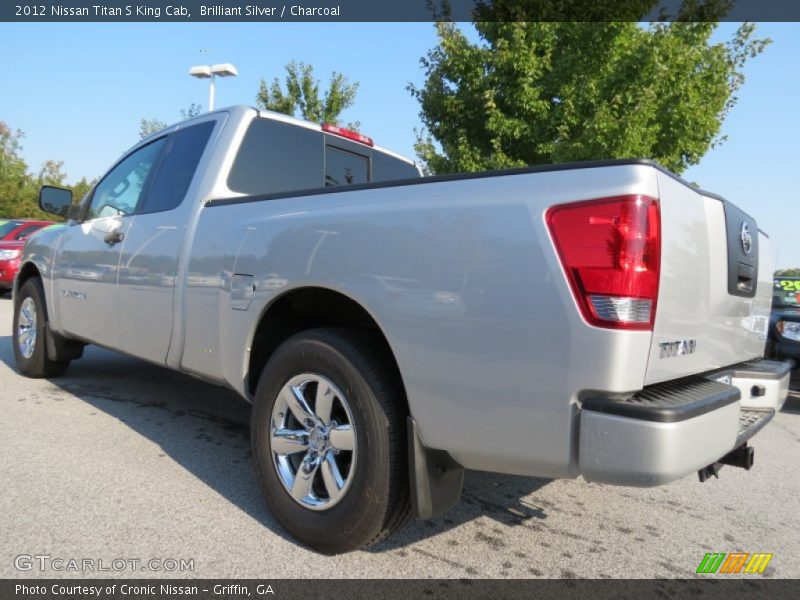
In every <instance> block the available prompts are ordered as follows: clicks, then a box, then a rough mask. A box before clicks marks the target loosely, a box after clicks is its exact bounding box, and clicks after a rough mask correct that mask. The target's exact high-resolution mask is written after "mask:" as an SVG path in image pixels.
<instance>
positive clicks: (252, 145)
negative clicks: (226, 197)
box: [228, 118, 323, 194]
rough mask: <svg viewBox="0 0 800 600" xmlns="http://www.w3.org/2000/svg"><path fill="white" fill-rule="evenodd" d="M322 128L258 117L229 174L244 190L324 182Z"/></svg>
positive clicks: (306, 186)
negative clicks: (315, 128)
mask: <svg viewBox="0 0 800 600" xmlns="http://www.w3.org/2000/svg"><path fill="white" fill-rule="evenodd" d="M322 170H323V140H322V132H320V131H314V130H312V129H306V128H305V127H298V126H297V125H291V124H289V123H282V122H280V121H273V120H272V119H261V118H257V119H254V120H253V122H252V123H251V124H250V127H249V128H248V129H247V133H245V136H244V139H243V140H242V145H241V146H240V147H239V152H238V153H237V154H236V159H235V160H234V162H233V167H231V172H230V174H229V175H228V187H229V188H230V189H231V190H233V191H235V192H241V193H244V194H277V193H280V192H291V191H296V190H307V189H309V188H318V187H321V186H322Z"/></svg>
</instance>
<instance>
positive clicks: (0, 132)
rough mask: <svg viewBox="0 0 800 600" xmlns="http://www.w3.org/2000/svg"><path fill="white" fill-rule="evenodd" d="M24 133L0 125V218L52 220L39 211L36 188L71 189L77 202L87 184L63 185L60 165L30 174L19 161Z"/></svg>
mask: <svg viewBox="0 0 800 600" xmlns="http://www.w3.org/2000/svg"><path fill="white" fill-rule="evenodd" d="M24 135H25V134H24V133H23V132H22V131H20V130H19V129H16V130H14V129H11V128H10V127H9V126H8V125H6V124H5V123H3V122H2V121H0V217H12V218H25V217H29V218H40V219H50V220H52V219H54V217H53V216H52V215H48V214H47V213H44V212H42V211H41V210H39V188H40V187H41V186H43V185H55V186H60V187H67V188H70V189H72V192H73V195H74V197H75V198H76V199H80V198H82V197H83V195H85V194H86V192H88V190H89V189H90V188H91V185H92V184H91V183H90V182H88V181H86V179H85V178H84V179H81V180H80V181H79V182H78V183H76V184H75V185H68V184H66V183H65V182H66V179H67V175H66V173H64V171H63V166H64V163H63V162H60V161H55V160H48V161H46V162H45V163H44V164H43V165H42V167H41V168H40V169H39V171H38V172H36V173H35V174H33V173H30V172H29V170H28V165H27V164H26V163H25V160H24V159H23V158H22V143H21V141H22V138H23V137H24Z"/></svg>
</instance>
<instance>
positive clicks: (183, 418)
mask: <svg viewBox="0 0 800 600" xmlns="http://www.w3.org/2000/svg"><path fill="white" fill-rule="evenodd" d="M11 308H12V307H11V300H10V297H9V296H4V297H2V298H0V414H2V424H3V426H2V428H0V481H2V493H1V494H0V577H43V576H46V577H93V576H94V577H97V576H98V575H101V576H103V577H112V576H122V577H173V576H174V577H184V576H192V577H202V578H217V577H237V578H239V577H241V578H284V577H288V578H292V577H312V576H313V577H333V578H340V577H345V578H349V577H376V578H380V577H397V578H408V577H458V578H464V577H499V578H524V577H562V578H574V577H690V576H694V573H695V570H696V569H697V566H698V564H699V563H700V561H701V560H702V558H703V556H704V555H705V553H707V552H737V551H741V552H770V553H773V554H774V557H773V559H772V561H771V563H770V565H769V567H768V568H767V570H766V572H765V573H764V574H763V575H755V576H754V575H749V576H748V577H794V578H796V577H800V561H799V560H798V559H797V557H798V556H800V535H798V530H797V522H798V515H800V460H798V459H800V454H799V453H798V450H800V393H794V394H793V395H792V397H790V399H789V400H788V402H787V405H786V407H785V408H784V410H783V411H782V412H781V413H780V414H778V415H777V416H776V418H775V419H774V420H773V422H772V423H770V424H769V425H768V426H767V427H766V428H765V429H764V430H763V431H762V432H761V433H760V434H758V435H757V436H756V438H754V441H753V443H752V445H753V446H754V447H755V450H756V454H755V466H754V468H753V470H752V471H750V472H745V471H743V470H741V469H734V468H732V467H726V468H724V469H723V470H722V471H721V473H720V478H719V479H718V480H716V479H712V480H711V481H708V482H706V483H703V484H700V483H699V482H698V481H697V478H696V477H693V476H692V477H687V478H685V479H683V480H681V481H678V482H675V483H673V484H671V485H668V486H665V487H661V488H651V489H634V488H617V487H610V486H603V485H597V484H590V483H587V482H585V481H583V480H580V479H578V480H574V481H551V480H547V479H534V478H525V477H512V476H505V475H494V474H489V473H477V472H469V473H467V477H466V482H465V487H464V493H463V498H462V501H461V503H460V504H459V505H457V506H456V507H454V508H453V509H451V510H450V511H449V512H448V513H447V514H446V515H444V516H443V517H440V518H438V519H435V520H432V521H427V522H420V521H414V522H412V523H411V524H410V525H409V526H408V527H406V529H404V530H403V531H401V532H400V533H399V534H398V535H395V536H394V537H393V538H391V539H390V540H388V541H386V542H384V543H382V544H381V545H379V546H377V547H374V548H370V549H369V550H366V551H361V552H354V553H351V554H347V555H343V556H334V557H327V556H320V555H318V554H316V553H313V552H311V551H309V550H307V549H305V548H304V547H302V546H300V545H298V544H297V543H296V542H295V541H293V540H292V539H291V538H290V537H289V536H288V535H287V534H286V533H285V532H284V531H283V530H282V528H281V526H280V525H279V524H278V523H277V522H276V521H275V519H274V518H273V517H272V515H271V514H270V512H269V510H268V508H267V507H266V504H265V503H264V502H263V501H262V499H261V495H260V492H259V490H258V488H257V486H256V483H255V480H254V477H253V474H252V465H251V459H250V452H249V441H248V438H249V435H248V417H249V408H248V405H247V404H246V403H245V402H244V401H243V400H241V399H239V397H238V396H236V395H235V394H234V393H232V392H230V391H228V390H225V389H222V388H220V387H216V386H214V385H210V384H207V383H203V382H201V381H197V380H195V379H192V378H190V377H187V376H184V375H180V374H176V373H173V372H171V371H168V370H166V369H163V368H160V367H158V366H154V365H151V364H148V363H145V362H142V361H139V360H135V359H131V358H127V357H124V356H121V355H118V354H115V353H112V352H109V351H107V350H102V349H98V348H93V347H90V348H87V351H86V354H85V356H84V358H83V359H81V360H79V361H76V362H75V363H73V364H72V366H71V367H70V369H69V370H68V371H67V373H66V374H65V375H64V376H62V377H60V378H57V379H53V380H51V381H46V380H30V379H26V378H24V377H21V376H20V375H19V374H17V372H16V371H15V370H14V366H13V352H12V346H11V337H10V332H11V323H12V310H11ZM19 555H48V556H50V557H52V558H62V559H67V560H68V559H76V560H79V561H80V560H83V559H90V560H94V561H95V563H94V564H95V565H99V564H100V563H99V562H98V561H102V563H103V564H104V565H105V566H106V567H108V566H109V565H111V563H112V561H114V560H115V559H120V558H121V559H125V560H128V559H135V560H139V561H149V560H150V559H156V560H160V561H165V560H167V559H175V560H181V559H187V560H192V561H193V566H194V570H193V571H191V572H180V571H169V572H165V571H163V570H157V571H154V570H142V567H141V566H137V567H136V569H135V570H133V571H132V570H130V567H126V569H125V570H121V571H118V572H116V571H113V570H112V571H110V572H103V573H97V572H91V571H83V572H82V571H59V572H56V571H51V570H48V571H42V570H41V569H40V568H38V566H37V564H35V563H34V564H33V566H32V568H31V569H30V570H23V571H20V570H18V569H17V567H16V566H15V558H16V557H18V556H19ZM117 564H120V563H117ZM128 564H129V565H130V564H131V563H128ZM139 564H141V563H139ZM168 564H171V563H168ZM23 565H24V563H23Z"/></svg>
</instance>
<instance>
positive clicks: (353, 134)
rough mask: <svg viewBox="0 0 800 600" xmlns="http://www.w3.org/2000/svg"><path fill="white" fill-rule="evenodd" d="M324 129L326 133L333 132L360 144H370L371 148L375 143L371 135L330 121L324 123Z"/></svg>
mask: <svg viewBox="0 0 800 600" xmlns="http://www.w3.org/2000/svg"><path fill="white" fill-rule="evenodd" d="M322 131H324V132H325V133H332V134H333V135H338V136H340V137H343V138H347V139H348V140H352V141H354V142H358V143H359V144H364V145H366V146H369V147H370V148H371V147H372V146H374V145H375V144H374V143H373V141H372V138H371V137H367V136H366V135H362V134H360V133H358V132H357V131H351V130H350V129H345V128H344V127H339V126H338V125H331V124H330V123H323V124H322Z"/></svg>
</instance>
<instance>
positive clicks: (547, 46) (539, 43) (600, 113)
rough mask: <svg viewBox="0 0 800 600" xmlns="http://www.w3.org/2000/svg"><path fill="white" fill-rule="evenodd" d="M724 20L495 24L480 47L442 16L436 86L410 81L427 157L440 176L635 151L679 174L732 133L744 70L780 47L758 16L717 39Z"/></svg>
mask: <svg viewBox="0 0 800 600" xmlns="http://www.w3.org/2000/svg"><path fill="white" fill-rule="evenodd" d="M634 4H635V2H634ZM645 4H649V2H646V1H645ZM512 5H513V3H512V4H510V5H509V6H512ZM491 15H492V13H491V12H489V13H484V15H483V16H484V17H491ZM716 27H717V24H716V23H713V22H672V23H654V24H650V25H649V26H644V27H643V26H640V25H639V24H637V23H636V22H624V23H600V22H597V23H575V22H535V23H534V22H497V21H494V22H492V21H490V20H487V21H478V22H476V23H475V28H476V29H477V33H478V34H479V36H480V41H479V42H478V43H472V42H471V41H470V40H469V39H468V38H467V36H466V35H465V34H464V33H463V32H462V30H461V29H459V27H458V26H457V25H455V24H453V23H450V22H440V23H437V24H436V28H437V33H438V38H439V42H438V45H437V46H436V47H435V48H434V49H432V50H431V51H430V52H429V53H428V54H427V56H426V57H424V58H422V59H421V64H422V66H423V68H424V69H425V73H426V79H425V82H424V84H423V85H422V86H421V87H417V86H414V85H410V86H409V91H410V92H411V94H412V95H413V96H414V97H415V98H416V99H417V100H418V101H419V103H420V108H421V112H420V116H421V118H422V122H423V124H424V127H425V129H424V130H423V131H421V132H418V136H417V144H416V146H415V147H416V151H417V154H418V155H419V157H420V158H421V159H422V161H423V162H424V163H425V164H426V165H427V169H428V171H430V172H434V173H448V172H463V171H482V170H488V169H497V168H506V167H516V166H525V165H537V164H552V163H561V162H569V161H580V160H591V159H606V158H627V157H648V158H653V159H656V160H658V161H659V162H660V163H661V164H663V165H664V166H665V167H667V168H669V169H671V170H673V171H675V172H676V173H680V172H682V171H683V170H685V169H686V168H687V167H688V166H690V165H694V164H697V163H698V162H699V161H700V159H701V158H702V156H703V155H704V154H705V153H706V152H707V151H708V150H709V149H710V148H711V147H713V146H714V145H716V144H719V143H721V142H723V141H724V139H725V137H724V136H721V135H720V128H721V125H722V122H723V120H724V119H725V117H726V116H727V115H728V113H729V112H730V110H731V108H732V107H733V106H734V104H735V103H736V100H737V98H736V91H737V90H738V89H739V88H740V87H741V86H742V84H743V83H744V74H743V71H742V68H743V66H744V65H745V63H746V61H747V60H748V59H750V58H753V57H755V56H757V55H758V54H760V53H761V52H762V51H763V50H764V48H765V46H766V45H767V44H768V43H769V40H767V39H759V38H757V37H755V35H754V32H755V28H754V26H753V24H750V23H744V24H742V25H741V26H740V27H739V28H738V30H737V31H736V33H735V34H734V35H733V37H732V38H731V39H730V40H728V41H727V42H725V43H712V42H711V36H712V34H713V33H714V31H715V29H716Z"/></svg>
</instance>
